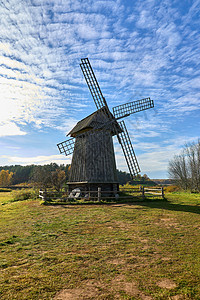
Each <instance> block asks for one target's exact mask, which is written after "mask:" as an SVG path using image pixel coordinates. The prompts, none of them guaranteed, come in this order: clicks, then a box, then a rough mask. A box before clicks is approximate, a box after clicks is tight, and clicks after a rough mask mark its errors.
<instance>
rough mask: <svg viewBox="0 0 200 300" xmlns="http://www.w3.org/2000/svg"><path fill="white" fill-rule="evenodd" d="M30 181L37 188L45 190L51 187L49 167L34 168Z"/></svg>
mask: <svg viewBox="0 0 200 300" xmlns="http://www.w3.org/2000/svg"><path fill="white" fill-rule="evenodd" d="M32 181H33V182H34V184H35V186H36V187H38V188H42V189H45V190H46V189H47V188H48V187H51V186H52V181H51V168H50V166H49V165H45V166H36V167H35V168H34V170H33V175H32Z"/></svg>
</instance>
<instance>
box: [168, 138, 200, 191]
mask: <svg viewBox="0 0 200 300" xmlns="http://www.w3.org/2000/svg"><path fill="white" fill-rule="evenodd" d="M168 172H169V176H170V178H172V179H174V180H175V181H176V183H177V184H178V185H179V186H181V187H182V188H183V189H184V190H187V189H190V190H191V191H195V192H200V140H199V141H198V142H197V143H191V144H187V145H186V146H185V147H184V149H183V150H182V152H181V154H180V155H175V156H174V158H173V159H172V160H170V161H169V168H168Z"/></svg>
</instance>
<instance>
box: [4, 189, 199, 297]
mask: <svg viewBox="0 0 200 300" xmlns="http://www.w3.org/2000/svg"><path fill="white" fill-rule="evenodd" d="M0 204H4V205H0V215H1V218H0V299H9V300H10V299H20V300H21V299H45V300H46V299H54V297H55V295H57V299H68V298H67V296H69V295H71V299H147V300H148V299H200V285H199V282H200V234H199V231H200V195H199V194H189V193H188V194H187V193H171V194H167V195H166V200H159V201H158V200H154V201H153V200H152V201H145V202H141V201H140V202H134V203H133V204H131V203H128V204H118V205H116V204H107V205H106V204H103V205H63V206H44V205H40V201H39V200H25V201H17V202H12V194H11V193H8V192H7V193H6V192H2V193H0ZM59 293H60V294H59ZM64 295H65V296H64ZM66 295H67V296H66ZM55 299H56V297H55Z"/></svg>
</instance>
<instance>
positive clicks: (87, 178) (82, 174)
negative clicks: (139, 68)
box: [57, 58, 154, 193]
mask: <svg viewBox="0 0 200 300" xmlns="http://www.w3.org/2000/svg"><path fill="white" fill-rule="evenodd" d="M80 67H81V70H82V72H83V75H84V77H85V80H86V83H87V85H88V87H89V90H90V93H91V95H92V98H93V100H94V102H95V105H96V107H97V110H96V111H95V112H94V113H92V114H91V115H89V116H87V117H86V118H84V119H82V120H81V121H79V122H78V123H77V124H76V125H75V127H74V128H73V129H72V130H71V131H70V132H69V133H68V135H69V136H71V138H69V139H68V140H66V141H64V142H62V143H59V144H57V146H58V149H59V151H60V153H61V154H65V155H66V156H67V155H70V154H72V153H73V156H72V162H71V169H70V175H69V182H68V186H69V191H72V190H74V189H75V190H76V189H77V188H79V189H80V190H81V191H82V192H83V193H84V191H96V190H97V188H98V187H101V189H102V190H103V191H117V190H118V187H119V184H118V179H117V171H116V162H115V154H114V147H113V136H117V139H118V142H119V144H120V145H121V147H122V151H123V154H124V156H125V160H126V163H127V165H128V169H129V172H130V174H131V176H132V178H134V177H135V176H136V175H137V174H138V173H139V172H140V168H139V165H138V162H137V158H136V156H135V152H134V150H133V146H132V143H131V140H130V137H129V134H128V131H127V128H126V125H125V123H124V121H123V120H122V121H119V122H118V120H120V119H122V118H125V117H128V116H129V115H131V114H133V113H137V112H140V111H143V110H146V109H149V108H152V107H154V103H153V100H151V99H150V98H144V99H141V100H136V101H133V102H128V103H125V104H121V105H118V106H116V107H114V108H113V112H112V113H111V111H110V110H109V108H108V105H107V102H106V100H105V98H104V96H103V94H102V91H101V89H100V87H99V84H98V81H97V79H96V76H95V74H94V71H93V69H92V67H91V64H90V62H89V59H88V58H83V59H81V64H80Z"/></svg>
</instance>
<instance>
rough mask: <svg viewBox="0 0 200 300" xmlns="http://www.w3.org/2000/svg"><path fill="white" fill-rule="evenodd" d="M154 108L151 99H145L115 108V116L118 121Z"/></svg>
mask: <svg viewBox="0 0 200 300" xmlns="http://www.w3.org/2000/svg"><path fill="white" fill-rule="evenodd" d="M152 107H154V103H153V100H151V99H150V98H144V99H141V100H136V101H133V102H128V103H125V104H122V105H118V106H115V107H113V115H114V116H115V118H116V119H117V120H119V119H122V118H124V117H128V116H129V115H130V114H134V113H136V112H139V111H143V110H146V109H149V108H152Z"/></svg>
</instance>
